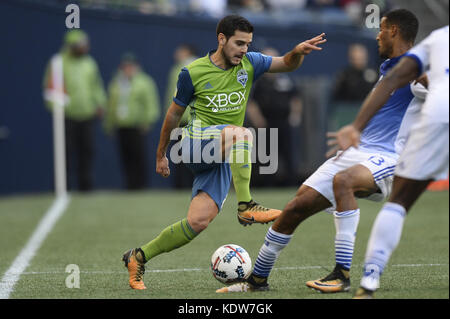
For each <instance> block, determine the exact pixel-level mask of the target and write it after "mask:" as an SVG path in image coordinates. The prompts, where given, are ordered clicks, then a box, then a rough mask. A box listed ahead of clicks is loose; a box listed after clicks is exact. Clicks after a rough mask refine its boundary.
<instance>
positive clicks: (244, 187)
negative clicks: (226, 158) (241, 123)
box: [230, 141, 252, 202]
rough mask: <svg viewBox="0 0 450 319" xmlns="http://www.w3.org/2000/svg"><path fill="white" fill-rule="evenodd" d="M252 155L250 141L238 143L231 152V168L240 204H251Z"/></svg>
mask: <svg viewBox="0 0 450 319" xmlns="http://www.w3.org/2000/svg"><path fill="white" fill-rule="evenodd" d="M251 153H252V143H250V142H248V141H238V142H236V143H235V144H234V145H233V147H232V149H231V152H230V168H231V174H232V175H233V183H234V189H235V191H236V196H237V199H238V202H249V201H250V200H251V199H252V196H251V195H250V177H251V175H252V159H251Z"/></svg>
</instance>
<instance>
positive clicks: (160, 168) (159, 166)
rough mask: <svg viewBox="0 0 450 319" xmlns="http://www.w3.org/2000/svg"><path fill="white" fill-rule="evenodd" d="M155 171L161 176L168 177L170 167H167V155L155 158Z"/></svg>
mask: <svg viewBox="0 0 450 319" xmlns="http://www.w3.org/2000/svg"><path fill="white" fill-rule="evenodd" d="M156 173H158V174H159V175H161V176H162V177H169V175H170V169H169V160H168V159H167V156H163V157H161V158H159V159H156Z"/></svg>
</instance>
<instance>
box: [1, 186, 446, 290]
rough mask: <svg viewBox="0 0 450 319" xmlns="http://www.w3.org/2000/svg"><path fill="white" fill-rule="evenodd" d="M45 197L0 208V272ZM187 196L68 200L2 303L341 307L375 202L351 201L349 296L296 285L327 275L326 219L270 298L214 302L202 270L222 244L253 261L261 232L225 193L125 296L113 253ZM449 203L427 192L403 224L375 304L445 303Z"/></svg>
mask: <svg viewBox="0 0 450 319" xmlns="http://www.w3.org/2000/svg"><path fill="white" fill-rule="evenodd" d="M295 191H296V190H295V189H275V190H253V196H254V198H255V199H256V200H258V201H260V202H262V203H263V204H264V205H266V206H269V207H277V208H282V207H283V206H284V205H285V204H286V203H287V201H288V200H289V199H291V198H292V197H293V195H294V194H295ZM52 200H53V199H52V196H50V195H45V196H23V197H22V196H21V197H4V198H1V199H0V249H1V259H0V272H1V276H3V274H4V273H5V271H6V270H7V269H8V268H9V267H10V265H11V264H12V262H13V260H14V259H15V257H16V256H17V255H18V254H19V252H20V251H21V249H22V247H23V246H24V245H25V244H26V242H27V240H28V238H29V237H30V235H31V233H32V232H33V230H34V228H35V227H36V225H37V224H38V222H39V220H40V218H41V217H42V216H43V215H44V213H45V212H46V210H47V209H48V208H49V207H50V206H51V203H52ZM189 200H190V191H179V192H175V191H166V192H161V191H147V192H138V193H121V192H117V193H115V192H96V193H93V194H89V195H81V194H72V195H71V201H70V203H69V206H68V208H67V210H66V212H65V214H64V215H63V216H62V217H61V218H60V219H59V221H58V222H57V223H56V225H55V227H54V228H53V229H52V231H51V232H50V233H49V235H48V237H47V238H46V239H45V241H44V242H43V245H42V246H41V248H40V249H39V251H38V252H37V254H36V256H35V257H34V259H33V260H32V262H31V264H30V266H29V267H28V268H27V269H26V270H25V272H24V273H23V274H22V275H21V277H20V280H19V281H18V282H17V284H16V285H15V287H14V290H13V292H12V294H11V295H10V298H183V299H184V298H194V299H196V298H202V299H209V298H309V299H325V298H351V297H352V293H353V292H354V291H355V289H356V288H357V285H358V283H359V279H360V277H361V268H362V262H363V258H364V253H365V248H366V243H367V239H368V236H369V232H370V229H371V226H372V223H373V220H374V218H375V216H376V214H377V212H378V210H379V209H380V207H381V205H380V204H379V203H373V202H369V201H364V200H361V201H360V207H361V220H360V225H359V229H358V236H357V241H356V246H355V256H354V261H353V268H352V272H351V276H352V291H351V293H341V294H335V295H322V294H318V293H316V292H314V291H312V290H309V289H308V288H307V287H306V286H305V282H306V281H307V280H310V279H315V278H318V277H321V276H323V275H326V274H327V273H328V271H330V270H331V269H332V268H333V266H334V246H333V238H334V225H333V218H332V216H330V215H328V214H326V213H320V214H318V215H316V216H314V217H312V218H310V219H309V220H307V221H306V222H305V223H303V224H302V225H301V226H300V227H299V228H298V229H297V231H296V233H295V235H294V237H293V239H292V241H291V243H290V244H289V246H288V247H287V248H286V249H284V251H283V252H282V254H281V256H280V258H279V259H278V262H277V263H276V265H275V267H276V268H275V269H274V270H273V272H272V275H271V277H270V281H269V282H270V284H271V288H272V289H271V291H269V292H263V293H253V294H235V295H217V294H215V292H214V291H215V290H216V289H217V288H220V287H221V286H222V285H221V283H219V282H218V281H217V280H216V279H214V278H213V276H212V275H211V273H210V271H209V262H210V257H211V255H212V253H213V252H214V250H215V249H216V248H218V247H219V246H221V245H223V244H229V243H234V244H238V245H241V246H243V247H244V248H245V249H247V251H248V252H249V254H250V256H251V257H252V260H253V261H254V260H255V259H256V256H257V253H258V250H259V247H260V246H261V244H262V242H263V238H264V235H265V233H266V230H267V228H268V225H253V226H251V227H246V228H244V227H242V226H241V225H240V224H239V223H238V222H237V219H236V207H235V206H236V204H235V201H236V199H235V196H234V193H231V194H230V195H229V196H228V199H227V201H226V203H225V205H224V208H223V211H222V212H221V213H220V214H219V216H218V217H217V218H216V219H215V220H214V221H213V222H212V224H211V225H210V226H209V227H208V229H207V230H206V231H205V232H203V233H202V234H200V235H199V236H198V237H197V238H196V239H195V240H194V241H193V242H192V243H190V244H189V245H187V246H185V247H182V248H180V249H178V250H175V251H173V252H171V253H169V254H165V255H160V256H158V257H156V258H155V259H154V260H152V261H151V262H150V263H148V264H147V272H146V274H145V283H146V285H147V287H148V289H147V290H145V291H133V290H131V289H130V288H129V287H128V283H127V271H126V269H125V268H124V266H123V263H122V262H121V260H120V259H121V257H122V253H123V252H124V251H125V250H127V249H128V248H131V247H137V246H139V245H141V244H144V243H146V242H147V241H149V240H151V239H153V237H155V236H156V235H158V233H159V232H160V231H161V230H162V229H163V228H165V227H166V226H167V225H169V224H172V223H174V222H175V221H178V220H180V219H182V218H183V217H185V214H186V208H187V206H188V204H189ZM448 202H449V194H448V192H434V193H432V192H427V193H426V194H424V195H423V196H422V197H421V198H420V199H419V201H418V202H417V204H416V205H415V206H414V207H413V209H412V211H411V213H410V215H409V216H408V218H407V219H406V222H405V227H404V231H403V235H402V240H401V242H400V245H399V247H398V248H397V250H396V251H395V252H394V254H393V256H392V258H391V260H390V263H389V265H388V267H387V268H386V271H385V274H384V276H383V278H382V281H381V285H382V288H381V289H380V290H379V291H378V292H377V294H376V297H377V298H449V220H448V217H449V207H448ZM69 264H76V265H78V267H79V269H80V272H81V273H80V288H79V289H77V288H72V289H70V288H67V287H66V284H65V281H66V277H67V276H68V275H69V274H68V273H66V272H65V269H66V266H67V265H69Z"/></svg>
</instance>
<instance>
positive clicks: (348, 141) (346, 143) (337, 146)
mask: <svg viewBox="0 0 450 319" xmlns="http://www.w3.org/2000/svg"><path fill="white" fill-rule="evenodd" d="M360 135H361V134H360V132H359V131H358V130H357V129H356V128H355V127H354V126H353V125H346V126H344V127H343V128H341V129H340V130H339V131H337V132H329V133H327V137H328V141H327V145H328V146H330V147H331V148H330V149H329V150H328V152H327V154H326V156H327V158H328V157H331V156H333V155H335V154H336V152H337V151H338V150H342V153H341V154H339V156H338V157H337V158H339V157H340V156H341V155H342V154H343V153H344V151H346V150H347V149H349V148H350V147H352V146H354V147H358V144H359V139H360ZM337 158H336V159H337Z"/></svg>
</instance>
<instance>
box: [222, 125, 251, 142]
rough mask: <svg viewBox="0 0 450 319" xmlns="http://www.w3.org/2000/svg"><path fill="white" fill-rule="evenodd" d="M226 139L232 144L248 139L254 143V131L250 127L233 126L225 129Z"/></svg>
mask: <svg viewBox="0 0 450 319" xmlns="http://www.w3.org/2000/svg"><path fill="white" fill-rule="evenodd" d="M224 134H225V141H228V142H229V143H228V144H230V145H232V144H234V143H236V142H240V141H248V142H249V143H253V133H252V131H250V130H249V129H248V128H245V127H238V126H233V127H230V128H229V129H225V130H224Z"/></svg>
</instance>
